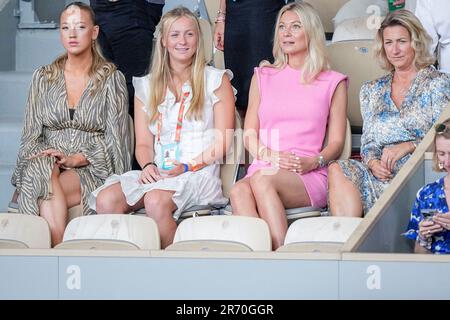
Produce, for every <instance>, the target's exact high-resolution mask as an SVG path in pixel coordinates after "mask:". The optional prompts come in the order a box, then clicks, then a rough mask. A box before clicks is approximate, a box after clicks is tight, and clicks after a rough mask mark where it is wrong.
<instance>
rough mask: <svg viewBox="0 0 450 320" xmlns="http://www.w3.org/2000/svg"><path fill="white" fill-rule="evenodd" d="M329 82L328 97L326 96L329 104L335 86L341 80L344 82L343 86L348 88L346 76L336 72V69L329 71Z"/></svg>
mask: <svg viewBox="0 0 450 320" xmlns="http://www.w3.org/2000/svg"><path fill="white" fill-rule="evenodd" d="M331 75H332V77H331V83H330V91H329V97H328V102H329V104H330V106H331V100H332V99H333V96H334V92H335V91H336V88H337V86H338V85H339V83H341V82H342V81H344V82H345V87H346V88H347V89H348V77H347V76H346V75H345V74H342V73H339V72H336V71H332V72H331Z"/></svg>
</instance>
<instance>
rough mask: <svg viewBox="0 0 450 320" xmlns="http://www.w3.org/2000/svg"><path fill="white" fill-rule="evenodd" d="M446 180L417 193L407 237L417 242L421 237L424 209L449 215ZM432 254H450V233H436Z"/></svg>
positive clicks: (440, 180)
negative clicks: (420, 225)
mask: <svg viewBox="0 0 450 320" xmlns="http://www.w3.org/2000/svg"><path fill="white" fill-rule="evenodd" d="M444 178H445V177H442V178H441V179H439V180H436V181H435V182H433V183H430V184H427V185H426V186H423V187H422V188H420V190H419V191H418V192H417V197H416V202H415V203H414V206H413V208H412V210H411V219H410V220H409V224H408V230H407V231H406V232H405V233H404V234H403V235H404V236H405V237H407V238H409V239H412V240H417V237H418V236H419V223H420V221H422V220H423V219H424V216H423V214H422V213H421V210H422V209H436V211H437V212H439V213H448V211H449V210H448V204H447V200H446V199H445V191H444ZM431 252H433V253H437V254H442V253H450V231H447V230H445V231H442V232H439V233H435V234H434V236H433V237H432V243H431Z"/></svg>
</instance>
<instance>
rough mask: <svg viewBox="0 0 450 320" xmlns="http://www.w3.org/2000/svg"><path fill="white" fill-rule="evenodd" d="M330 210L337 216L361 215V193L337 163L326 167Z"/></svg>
mask: <svg viewBox="0 0 450 320" xmlns="http://www.w3.org/2000/svg"><path fill="white" fill-rule="evenodd" d="M328 186H329V187H328V188H329V197H330V212H331V214H332V215H333V216H339V217H362V212H363V207H362V202H361V194H360V192H359V190H358V189H357V188H356V186H355V185H354V184H353V182H351V181H350V180H349V179H347V177H346V176H345V175H344V173H343V172H342V170H341V167H340V166H339V165H338V164H337V163H332V164H331V165H330V166H329V167H328Z"/></svg>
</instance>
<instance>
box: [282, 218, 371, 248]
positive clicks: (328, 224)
mask: <svg viewBox="0 0 450 320" xmlns="http://www.w3.org/2000/svg"><path fill="white" fill-rule="evenodd" d="M362 219H363V218H349V217H316V218H310V219H300V220H297V221H295V222H294V223H292V224H291V225H290V226H289V229H288V231H287V234H286V238H285V240H284V245H283V246H281V247H280V248H278V250H277V251H284V252H286V251H287V252H338V251H339V250H340V249H341V247H342V246H343V244H344V243H345V242H346V241H347V240H348V238H349V237H350V235H351V234H352V233H353V231H355V229H356V227H357V226H358V225H359V223H360V222H361V221H362Z"/></svg>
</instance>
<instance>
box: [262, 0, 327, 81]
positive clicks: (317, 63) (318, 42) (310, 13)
mask: <svg viewBox="0 0 450 320" xmlns="http://www.w3.org/2000/svg"><path fill="white" fill-rule="evenodd" d="M286 11H291V12H295V13H296V14H297V15H298V18H299V19H300V22H301V23H302V26H303V28H304V30H305V35H306V42H307V48H308V55H307V57H306V60H305V63H304V65H303V68H302V69H303V72H302V75H301V79H300V81H301V82H302V83H311V82H313V81H314V80H315V79H316V78H317V76H318V75H319V73H321V72H322V71H324V70H328V69H329V68H330V66H329V63H328V59H327V57H326V53H325V32H324V29H323V26H322V22H321V21H320V18H319V15H318V14H317V11H316V10H315V9H314V8H313V7H312V6H311V5H310V4H309V3H305V2H303V3H300V2H293V3H289V4H287V5H285V6H284V7H283V8H281V10H280V12H279V13H278V16H277V22H276V24H275V37H274V41H273V51H272V53H273V57H274V58H275V61H274V63H273V64H271V63H270V62H268V61H266V60H265V61H262V62H261V64H260V67H271V68H279V69H281V68H284V67H285V66H286V64H287V63H288V56H287V55H286V54H284V53H283V50H281V47H280V43H279V36H278V26H279V24H280V19H281V16H282V15H283V14H284V13H285V12H286Z"/></svg>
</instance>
